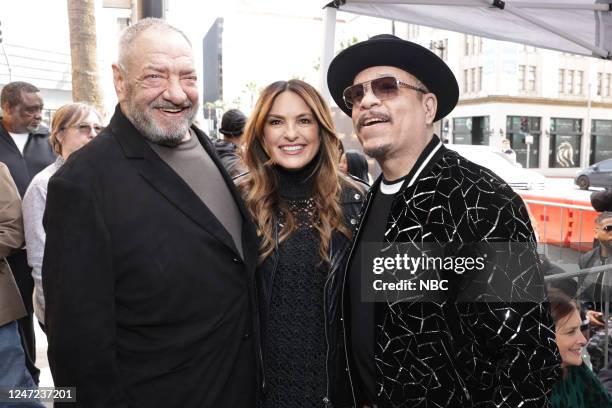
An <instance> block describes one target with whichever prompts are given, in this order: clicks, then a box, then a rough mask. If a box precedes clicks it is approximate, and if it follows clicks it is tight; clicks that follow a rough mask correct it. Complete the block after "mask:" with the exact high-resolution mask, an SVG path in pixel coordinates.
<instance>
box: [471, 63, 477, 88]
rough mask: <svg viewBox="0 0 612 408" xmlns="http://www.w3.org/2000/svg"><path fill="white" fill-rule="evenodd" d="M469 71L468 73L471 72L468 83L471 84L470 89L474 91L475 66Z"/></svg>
mask: <svg viewBox="0 0 612 408" xmlns="http://www.w3.org/2000/svg"><path fill="white" fill-rule="evenodd" d="M470 71H471V72H470V73H471V74H472V75H471V81H470V85H471V88H470V89H471V90H472V92H475V91H476V68H472V69H471V70H470Z"/></svg>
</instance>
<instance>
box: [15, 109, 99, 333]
mask: <svg viewBox="0 0 612 408" xmlns="http://www.w3.org/2000/svg"><path fill="white" fill-rule="evenodd" d="M101 130H102V117H101V115H100V114H99V113H98V112H97V111H96V110H95V109H94V108H93V107H92V106H89V105H86V104H84V103H71V104H68V105H64V106H62V107H61V108H59V109H58V110H57V111H56V112H55V115H54V116H53V120H52V122H51V135H50V136H49V142H50V143H51V145H52V146H53V150H54V151H55V153H57V154H58V157H57V159H56V160H55V162H54V163H52V164H51V165H49V166H48V167H46V168H45V169H44V170H42V171H41V172H40V173H38V174H37V175H36V176H35V177H34V178H33V179H32V182H31V183H30V186H29V187H28V189H27V191H26V193H25V195H24V196H23V223H24V229H25V240H26V250H27V254H28V263H29V264H30V266H31V267H32V277H33V278H34V313H35V314H36V318H37V319H38V321H39V323H40V325H41V327H43V328H44V324H45V299H44V295H43V288H42V274H41V272H42V270H41V269H42V261H43V253H44V250H45V230H44V228H43V224H42V219H43V214H44V212H45V203H46V201H47V185H48V184H49V179H50V178H51V176H53V175H54V174H55V172H56V171H57V170H58V169H59V168H60V167H61V166H62V165H63V164H64V162H65V161H66V160H67V159H68V157H69V156H70V155H71V154H72V153H74V152H75V151H76V150H78V149H80V148H81V147H83V146H84V145H85V144H87V143H88V142H89V141H90V140H91V139H93V138H94V137H95V136H96V135H97V134H98V133H100V131H101ZM49 216H51V217H52V216H53V214H49Z"/></svg>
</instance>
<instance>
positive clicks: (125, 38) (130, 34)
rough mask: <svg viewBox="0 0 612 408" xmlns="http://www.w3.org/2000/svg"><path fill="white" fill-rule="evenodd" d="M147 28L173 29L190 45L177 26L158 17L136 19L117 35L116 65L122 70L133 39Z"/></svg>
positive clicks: (125, 65)
mask: <svg viewBox="0 0 612 408" xmlns="http://www.w3.org/2000/svg"><path fill="white" fill-rule="evenodd" d="M149 29H153V30H158V31H174V32H176V33H179V34H180V35H182V36H183V38H184V39H185V40H186V41H187V43H188V44H189V46H190V47H191V41H189V38H187V36H186V35H185V33H184V32H182V31H181V30H179V29H178V28H176V27H174V26H172V25H170V24H168V23H166V22H165V21H164V20H162V19H160V18H152V17H148V18H144V19H142V20H140V21H138V22H137V23H136V24H133V25H131V26H129V27H127V28H125V29H124V30H123V31H122V32H121V35H120V36H119V56H118V58H117V65H119V67H120V68H121V69H122V70H124V71H125V70H126V68H127V64H126V62H127V60H128V58H129V56H130V54H131V47H132V45H133V44H134V41H136V39H137V38H138V37H139V36H140V35H141V34H142V33H144V32H145V31H147V30H149Z"/></svg>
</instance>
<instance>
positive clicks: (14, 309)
mask: <svg viewBox="0 0 612 408" xmlns="http://www.w3.org/2000/svg"><path fill="white" fill-rule="evenodd" d="M22 246H23V225H22V220H21V200H20V198H19V192H18V191H17V186H15V183H14V182H13V179H12V178H11V175H10V173H9V171H8V168H7V167H6V165H5V164H4V163H1V162H0V388H1V389H2V391H3V392H5V391H6V390H7V389H9V388H16V387H25V388H35V387H36V384H35V383H34V380H33V379H32V375H31V374H30V372H29V370H28V369H27V367H26V356H25V354H24V350H23V347H22V345H21V339H20V336H19V331H18V329H17V320H18V319H20V318H22V317H23V316H25V315H26V309H25V306H24V304H23V300H22V299H21V295H20V293H19V288H17V284H16V283H15V279H14V278H13V274H12V273H11V267H10V266H9V264H8V263H7V261H6V257H7V256H8V255H9V254H10V253H12V252H14V251H16V250H18V249H20V248H22ZM3 392H0V395H2V396H6V395H3ZM0 406H5V405H3V404H2V403H0ZM11 406H17V405H11ZM18 406H19V407H28V408H34V407H36V408H42V404H40V403H39V402H36V401H30V402H24V403H20V404H19V405H18Z"/></svg>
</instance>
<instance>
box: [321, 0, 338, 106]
mask: <svg viewBox="0 0 612 408" xmlns="http://www.w3.org/2000/svg"><path fill="white" fill-rule="evenodd" d="M336 11H337V10H336V8H335V7H325V8H324V9H323V30H324V31H323V44H322V47H321V63H320V64H319V91H321V93H322V95H323V98H324V99H325V100H326V101H328V102H330V103H331V101H332V98H331V94H330V93H329V90H328V89H327V69H328V68H329V64H330V63H331V60H332V59H333V58H334V44H335V42H336V38H335V37H336Z"/></svg>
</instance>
